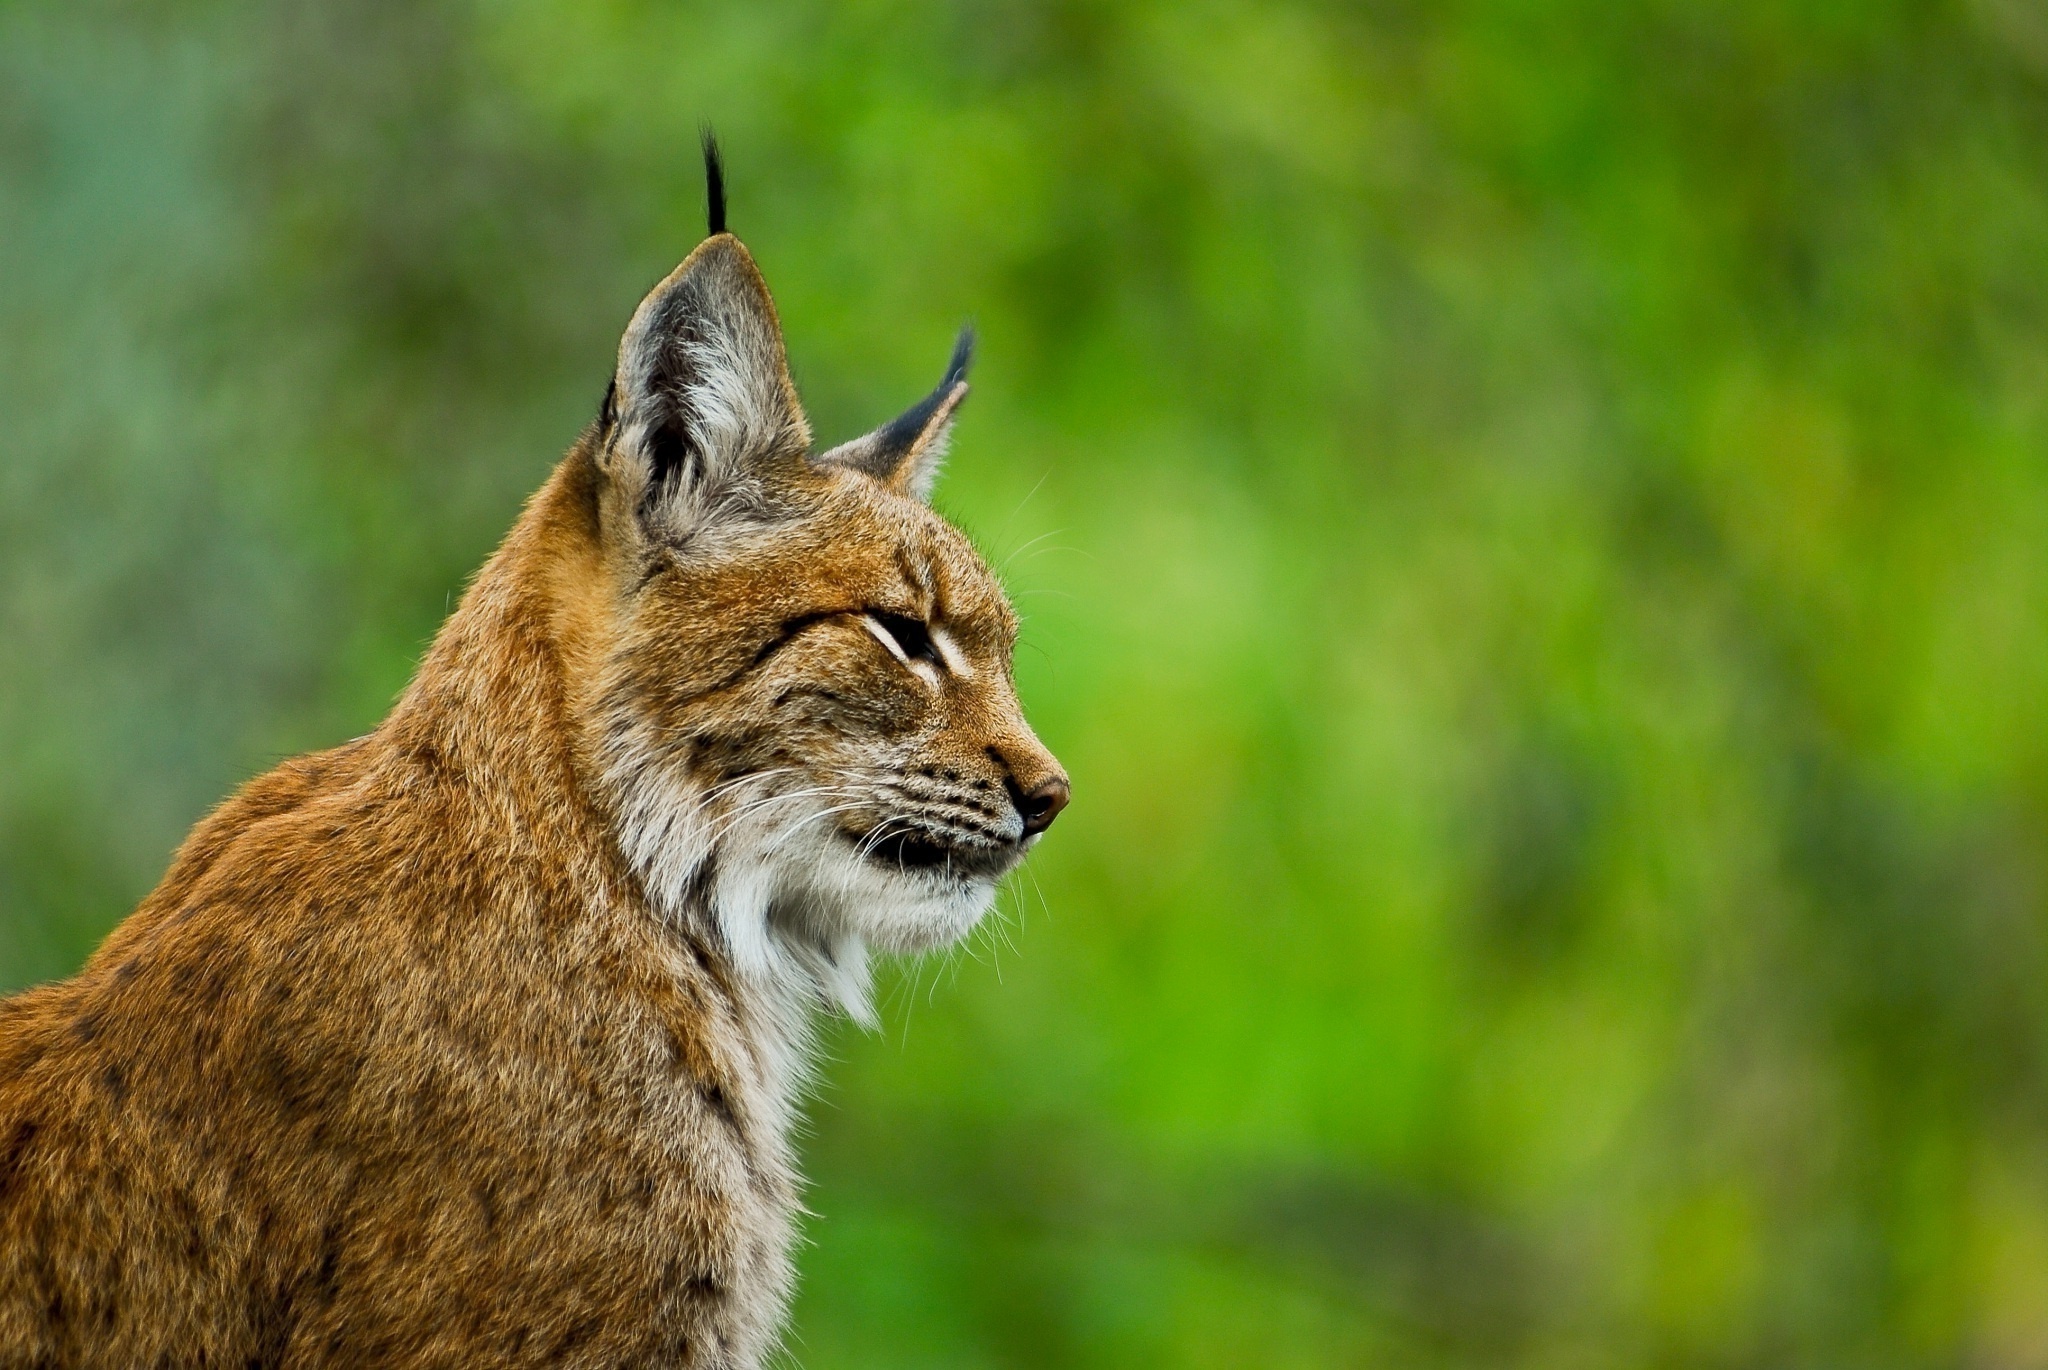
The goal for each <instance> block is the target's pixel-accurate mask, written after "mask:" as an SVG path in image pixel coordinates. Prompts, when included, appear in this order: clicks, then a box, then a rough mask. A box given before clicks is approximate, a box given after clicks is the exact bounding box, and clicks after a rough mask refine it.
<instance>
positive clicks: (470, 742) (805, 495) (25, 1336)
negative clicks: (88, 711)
mask: <svg viewBox="0 0 2048 1370" xmlns="http://www.w3.org/2000/svg"><path fill="white" fill-rule="evenodd" d="M705 152H706V158H705V160H706V170H707V176H708V181H709V197H708V198H709V201H710V235H709V236H708V237H707V238H706V239H705V241H704V242H703V243H702V244H701V245H699V246H698V247H697V248H696V249H695V250H694V251H693V252H691V253H690V255H689V257H688V258H687V259H686V260H685V261H684V262H683V263H682V264H681V265H680V266H678V267H677V268H676V269H675V271H674V272H673V273H672V274H671V275H669V276H668V277H667V278H666V279H665V280H663V281H662V282H661V283H660V284H659V285H657V286H656V287H655V288H654V290H653V291H652V293H650V294H649V295H648V296H647V298H646V299H645V301H644V302H642V304H641V305H640V307H639V309H638V310H637V311H636V312H635V313H634V315H633V318H632V321H631V323H630V324H629V325H628V326H627V328H626V331H625V335H624V337H623V339H622V341H621V342H620V345H619V353H618V363H617V369H616V371H615V373H614V375H613V378H612V382H611V385H610V388H609V390H608V392H607V394H606V396H605V400H604V404H603V407H602V409H601V411H600V413H599V416H598V418H597V420H596V421H595V422H594V423H593V424H592V425H591V426H590V427H589V428H588V429H587V430H586V431H585V432H584V433H583V434H582V435H581V437H580V438H579V439H578V440H577V442H576V443H575V445H574V446H573V447H572V448H571V449H570V451H569V453H568V455H567V456H566V457H565V458H564V459H563V461H562V462H561V464H560V465H559V466H558V467H556V469H555V471H554V473H553V475H552V476H551V477H550V478H549V479H548V481H547V482H546V483H545V485H543V486H542V488H541V489H540V491H539V492H538V493H537V494H536V495H534V497H533V498H532V500H531V501H530V502H529V504H528V505H527V507H526V509H525V511H524V512H523V514H522V515H521V516H520V518H519V519H518V521H517V522H516V524H515V525H514V526H513V528H512V530H511V532H510V534H509V535H508V536H507V537H506V539H505V541H504V543H503V544H502V545H501V546H500V547H499V548H498V550H497V552H496V553H495V554H494V555H493V556H492V557H491V558H490V560H489V561H488V563H487V564H486V565H485V566H484V568H483V569H482V571H481V572H480V573H479V574H478V575H477V577H476V579H475V581H474V583H473V584H472V585H471V586H470V588H469V590H468V592H467V593H466V594H465V595H464V596H463V597H462V600H461V603H460V605H459V606H458V607H457V609H456V610H455V612H454V613H453V614H452V615H451V616H450V617H449V619H448V621H447V622H446V624H445V625H444V626H443V627H442V629H441V631H440V633H439V635H438V637H437V638H436V640H435V642H434V644H433V646H432V648H431V650H430V651H429V652H428V654H427V656H426V657H425V659H424V661H423V662H422V664H421V666H420V668H419V672H418V674H417V676H416V677H415V678H414V679H413V681H412V682H411V684H410V685H409V686H408V687H407V688H406V690H405V692H404V693H403V694H402V695H401V697H400V698H399V700H398V702H397V703H396V705H395V706H394V708H393V709H392V712H391V714H390V716H389V717H388V718H386V719H385V720H384V722H383V723H382V725H381V726H379V727H378V728H377V729H376V731H374V732H372V733H370V734H368V735H367V736H365V737H362V738H359V739H357V740H356V741H354V742H350V743H347V744H345V745H343V746H340V747H337V748H335V749H333V750H331V751H326V752H321V753H318V754H315V755H311V756H305V757H301V758H299V759H297V760H294V761H290V762H287V763H285V764H284V765H282V766H280V767H279V768H278V769H276V770H274V771H272V772H271V773H269V774H268V775H265V776H263V777H261V778H260V779H257V780H255V781H252V782H250V783H249V784H248V785H247V786H245V787H244V788H243V789H242V790H241V791H239V792H238V793H237V794H235V795H234V796H233V797H232V798H230V799H229V800H228V801H227V802H226V803H224V804H223V805H222V806H221V807H220V808H219V809H217V810H216V811H215V812H213V813H212V814H211V815H210V816H208V817H207V818H206V819H205V820H203V821H202V822H201V823H200V824H199V825H198V827H197V828H195V829H194V830H193V832H192V833H191V835H190V836H189V837H188V838H187V840H186V841H185V842H184V844H183V845H182V846H181V847H180V849H179V850H178V852H177V854H176V856H175V858H174V859H173V862H172V864H171V868H170V870H169V872H168V874H167V875H166V876H165V877H164V880H163V883H162V884H161V885H159V886H158V887H157V888H156V890H155V891H154V892H153V893H151V894H150V895H149V896H148V898H146V899H145V900H144V901H143V902H142V904H141V905H140V907H139V908H137V910H136V911H135V912H134V913H133V914H132V915H131V916H130V917H129V918H128V919H127V920H126V921H125V922H124V923H122V924H121V925H120V926H119V927H118V928H116V929H115V931H114V932H113V933H112V934H111V935H110V936H109V937H108V938H107V940H106V942H105V944H104V945H103V946H101V947H100V949H99V950H98V951H97V952H96V953H95V954H94V955H93V956H92V958H91V959H90V961H89V962H88V963H87V965H86V966H85V968H84V970H83V971H82V972H80V973H79V974H78V975H77V976H76V977H75V978H73V979H71V980H67V981H63V982H60V983H56V984H50V985H45V986H42V987H39V988H36V989H32V990H29V991H27V992H25V993H22V994H19V995H17V996H15V997H13V998H11V999H7V1000H5V1001H0V1364H5V1365H23V1366H27V1365H35V1366H87V1365H91V1366H121V1367H129V1366H157V1365H166V1366H200V1365H206V1366H244V1365H264V1366H270V1365H276V1366H343V1365H346V1366H378V1365H408V1366H411V1365H551V1366H556V1365H560V1366H584V1365H587V1366H600V1365H601V1366H622V1365H630V1366H718V1367H751V1366H757V1365H760V1364H762V1363H763V1361H764V1359H766V1358H767V1357H769V1356H770V1355H771V1354H773V1352H774V1349H775V1346H776V1344H777V1339H778V1336H779V1332H780V1327H781V1323H782V1320H783V1317H784V1309H785V1306H786V1304H787V1301H788V1298H789V1294H790V1289H791V1281H792V1261H791V1245H792V1240H793V1215H794V1214H795V1213H796V1211H797V1198H798V1190H799V1180H798V1177H797V1174H796V1172H795V1168H794V1164H793V1158H792V1155H791V1149H790V1142H789V1133H790V1127H791V1123H792V1119H793V1114H794V1112H795V1110H796V1109H797V1108H798V1106H799V1104H800V1102H801V1100H800V1094H801V1091H802V1088H803V1086H804V1082H805V1079H806V1072H807V1070H808V1066H809V1051H808V1040H809V1033H810V1030H811V1024H812V1022H813V1020H814V1017H815V1015H816V1013H817V1011H819V1010H820V1009H821V1008H822V1009H825V1010H827V1011H833V1010H836V1011H840V1012H844V1013H847V1014H850V1015H852V1016H853V1017H854V1018H856V1019H861V1020H871V1018H872V1012H871V1010H870V1008H869V1004H868V999H869V985H868V970H867V958H868V954H869V952H870V950H881V951H886V952H915V951H918V950H920V949H924V948H931V947H937V946H940V945H943V944H946V943H949V942H951V941H953V940H955V939H958V938H960V937H961V936H963V935H964V934H965V933H967V932H968V931H969V930H970V929H971V928H973V927H974V926H975V924H976V922H977V920H978V919H980V918H981V916H982V915H983V913H984V912H985V911H986V910H987V909H988V907H989V905H990V903H991V901H992V898H993V891H994V889H995V885H996V882H997V881H998V880H999V879H1000V878H1001V877H1002V876H1003V875H1004V874H1005V873H1006V872H1008V871H1010V870H1011V869H1012V868H1013V867H1015V866H1016V865H1017V863H1018V862H1019V861H1020V860H1021V859H1022V858H1023V857H1024V855H1025V853H1026V852H1028V851H1029V850H1030V849H1031V848H1032V846H1033V844H1034V843H1035V842H1037V840H1038V839H1039V837H1040V835H1041V834H1043V833H1044V831H1045V830H1046V828H1047V826H1048V825H1050V824H1051V823H1052V821H1053V819H1054V817H1055V816H1056V815H1057V814H1058V813H1059V812H1060V810H1061V809H1062V808H1063V807H1064V806H1065V805H1066V803H1067V799H1068V782H1067V778H1066V776H1065V775H1064V773H1063V772H1062V771H1061V769H1060V767H1059V764H1058V763H1057V762H1056V761H1055V760H1054V758H1053V757H1052V755H1051V754H1050V753H1049V752H1048V751H1047V750H1046V749H1045V747H1044V746H1042V745H1041V744H1040V743H1039V741H1038V739H1037V738H1036V736H1034V734H1033V733H1032V731H1031V729H1030V727H1029V726H1027V725H1026V723H1025V721H1024V716H1023V714H1022V712H1021V710H1020V707H1019V704H1018V700H1017V693H1016V687H1015V684H1014V682H1013V678H1012V673H1011V647H1012V640H1013V638H1014V635H1015V631H1016V621H1015V618H1014V616H1013V614H1012V612H1011V609H1010V607H1009V605H1008V603H1007V602H1006V600H1005V598H1004V595H1003V592H1002V590H1001V588H1000V587H999V586H998V584H997V582H996V580H995V578H994V576H993V575H992V574H991V573H990V571H989V570H988V569H987V567H986V566H985V565H984V564H983V562H982V561H981V559H980V558H979V557H978V556H977V555H976V553H975V551H974V550H973V548H972V547H971V546H970V545H969V544H968V542H967V541H966V539H965V538H964V537H963V536H962V535H961V534H960V533H959V532H957V531H956V530H955V529H954V528H952V527H951V526H950V525H949V524H947V523H946V522H944V521H943V520H942V519H940V518H939V517H938V516H937V515H936V514H935V513H934V512H933V511H932V510H931V509H930V508H929V507H928V505H927V502H926V501H927V497H928V495H929V493H930V490H931V487H932V482H933V479H934V477H935V475H936V474H937V471H938V468H939V464H940V460H941V458H942V456H943V454H944V452H945V450H946V444H947V439H948V435H949V432H950V429H951V426H952V423H953V420H954V416H955V414H956V412H957V411H958V409H959V406H960V403H961V400H962V399H963V397H964V396H965V395H966V393H967V383H966V381H965V379H964V377H965V374H966V371H967V366H968V362H969V358H970V352H971V344H972V335H971V333H966V332H963V334H962V337H961V341H960V343H959V345H958V346H957V347H956V349H955V351H954V354H953V357H952V361H951V364H950V365H949V366H948V368H947V370H946V372H945V377H944V379H943V380H942V381H941V382H940V383H939V386H938V388H937V389H936V390H934V391H933V392H932V393H931V394H930V395H929V396H927V397H926V398H925V399H924V400H923V401H922V402H921V403H919V404H917V405H916V406H914V407H913V408H911V409H910V410H909V411H908V412H906V413H904V414H903V415H902V416H901V417H899V418H897V419H895V420H893V421H891V422H889V423H888V424H885V425H884V426H882V427H880V428H878V429H876V430H875V431H873V432H871V433H869V434H867V435H866V436H865V437H861V438H859V439H856V440H854V441H852V442H848V443H846V444H844V445H842V446H838V447H834V448H832V449H830V450H829V451H824V452H821V453H816V454H813V453H812V450H811V448H812V443H811V433H810V428H809V425H808V422H807V420H806V419H805V416H804V413H803V410H802V408H801V407H800V406H799V404H798V400H797V393H796V389H795V387H794V385H793V384H792V383H791V380H790V375H789V369H788V366H787V363H786V359H785V357H784V351H783V342H782V332H781V327H780V324H779V323H778V321H777V318H776V313H775V307H774V305H773V303H772V301H771V300H770V298H769V294H768V291H767V288H766V286H765V284H764V283H763V281H762V278H761V274H760V272H759V270H758V269H757V268H756V266H755V263H754V259H753V258H752V256H751V255H750V254H749V253H748V251H747V249H746V248H745V247H743V246H741V244H740V242H739V240H738V239H737V238H736V237H734V236H733V235H732V234H730V233H728V232H727V231H726V229H725V204H724V190H723V182H722V176H721V173H720V166H719V162H718V157H717V150H716V147H715V146H714V145H712V144H711V143H710V142H709V141H708V139H707V142H706V148H705Z"/></svg>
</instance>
